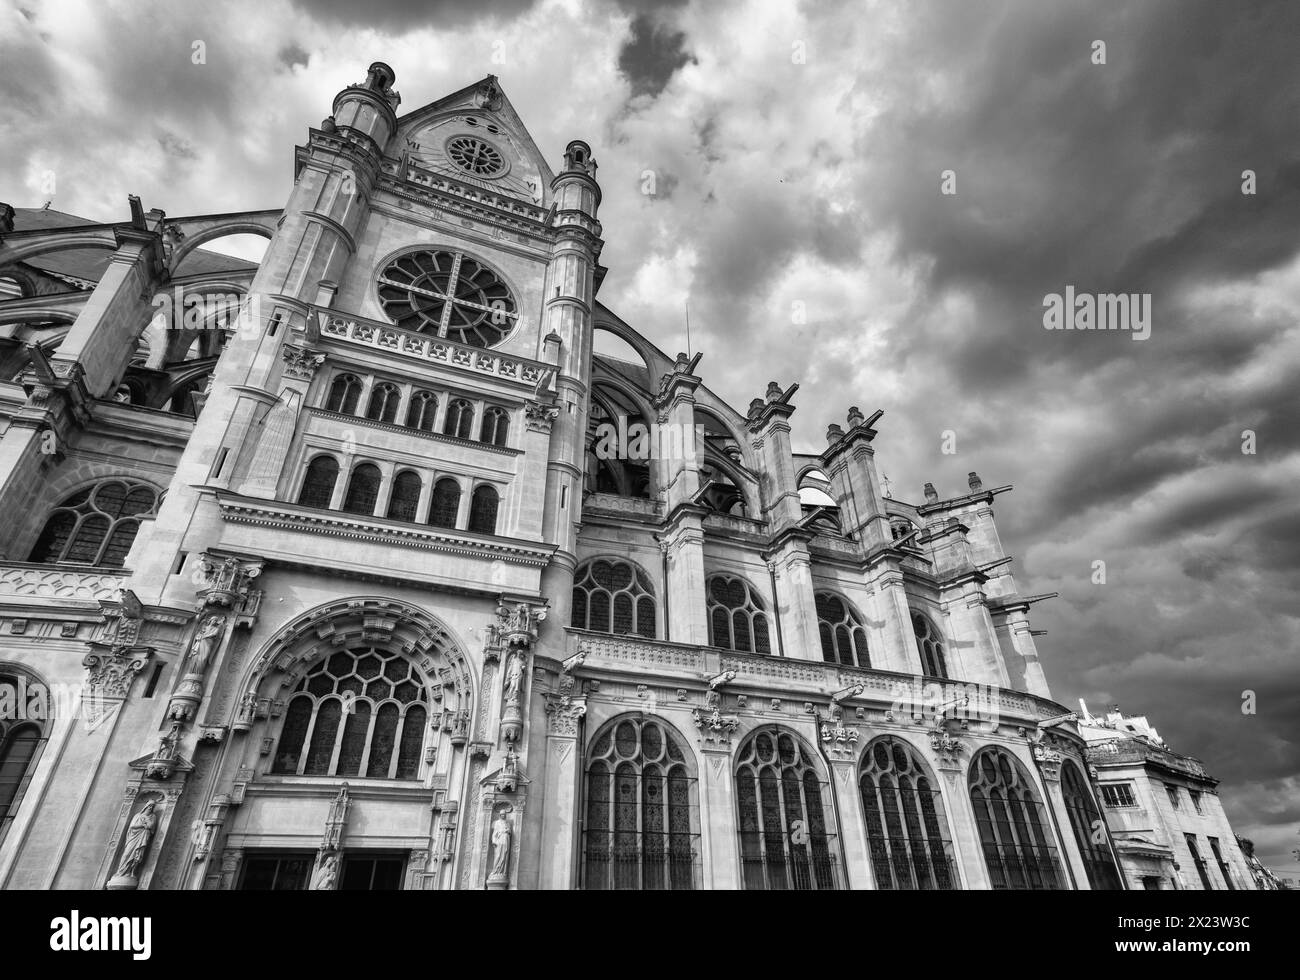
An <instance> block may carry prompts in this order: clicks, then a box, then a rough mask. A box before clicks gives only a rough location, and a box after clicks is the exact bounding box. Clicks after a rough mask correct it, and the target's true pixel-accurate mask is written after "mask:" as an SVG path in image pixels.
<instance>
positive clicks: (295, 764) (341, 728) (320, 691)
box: [272, 647, 429, 779]
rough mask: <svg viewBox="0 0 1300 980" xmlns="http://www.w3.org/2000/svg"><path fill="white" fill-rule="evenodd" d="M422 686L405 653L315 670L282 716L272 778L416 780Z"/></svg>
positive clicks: (377, 652) (364, 652)
mask: <svg viewBox="0 0 1300 980" xmlns="http://www.w3.org/2000/svg"><path fill="white" fill-rule="evenodd" d="M428 703H429V699H428V693H427V684H426V681H425V679H424V677H423V676H422V675H421V674H420V671H419V669H418V668H416V666H415V664H413V663H412V662H411V661H410V660H408V659H407V657H406V656H405V655H404V654H402V653H397V652H393V651H391V650H384V649H382V648H378V647H355V648H353V649H350V650H343V651H340V652H338V653H335V654H332V655H330V656H329V657H327V658H326V659H324V660H321V661H320V662H319V663H317V664H316V665H315V666H314V667H312V668H311V669H310V670H309V671H308V672H307V674H306V675H305V676H304V677H303V678H302V680H301V681H299V683H298V686H297V687H296V688H294V693H293V696H292V697H291V698H290V699H289V707H288V708H287V709H286V710H285V713H284V727H283V728H282V729H281V730H280V744H279V747H278V748H277V749H276V753H275V766H274V769H273V770H272V771H273V772H277V773H286V774H296V775H299V776H369V777H372V778H378V779H417V778H418V777H419V775H420V763H421V761H422V757H423V748H424V735H425V727H426V726H427V724H428V718H429V711H428Z"/></svg>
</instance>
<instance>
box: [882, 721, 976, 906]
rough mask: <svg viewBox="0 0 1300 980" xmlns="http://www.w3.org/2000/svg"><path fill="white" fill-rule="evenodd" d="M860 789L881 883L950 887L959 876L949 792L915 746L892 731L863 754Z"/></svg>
mask: <svg viewBox="0 0 1300 980" xmlns="http://www.w3.org/2000/svg"><path fill="white" fill-rule="evenodd" d="M858 788H859V789H860V790H861V792H862V810H863V813H864V814H865V816H866V821H867V848H868V851H869V853H870V855H871V866H872V870H873V871H874V872H875V876H876V887H877V888H880V889H891V890H898V891H948V890H950V889H955V888H959V887H961V886H960V884H959V882H958V879H957V870H956V865H955V858H954V856H953V850H952V839H951V837H950V836H949V833H948V820H947V818H946V817H945V815H944V809H943V795H942V794H941V793H940V791H939V784H938V782H937V781H936V780H935V778H934V774H933V773H932V772H931V771H930V768H929V767H928V766H927V765H926V764H925V762H924V761H922V759H921V757H920V755H918V754H917V752H916V750H915V749H913V748H912V747H911V746H910V745H907V744H906V743H904V742H901V741H899V740H897V739H894V738H890V737H888V736H886V737H885V738H879V739H876V740H875V741H874V742H872V743H871V744H870V745H868V746H867V748H866V751H865V752H864V753H863V755H862V767H861V775H860V776H859V777H858Z"/></svg>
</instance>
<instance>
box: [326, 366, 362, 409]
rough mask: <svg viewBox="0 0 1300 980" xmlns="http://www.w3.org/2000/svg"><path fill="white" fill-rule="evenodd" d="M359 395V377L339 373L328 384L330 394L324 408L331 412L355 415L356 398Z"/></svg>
mask: <svg viewBox="0 0 1300 980" xmlns="http://www.w3.org/2000/svg"><path fill="white" fill-rule="evenodd" d="M360 397H361V379H360V378H358V377H357V376H356V375H355V374H340V375H339V376H338V377H337V378H335V379H334V382H333V383H332V384H331V385H330V395H329V398H328V400H326V402H325V408H326V409H328V410H329V411H331V412H342V413H343V414H344V415H355V414H356V411H357V400H358V399H359V398H360Z"/></svg>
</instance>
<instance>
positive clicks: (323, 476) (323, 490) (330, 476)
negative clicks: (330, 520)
mask: <svg viewBox="0 0 1300 980" xmlns="http://www.w3.org/2000/svg"><path fill="white" fill-rule="evenodd" d="M338 478H339V463H338V460H336V459H335V458H334V457H333V456H317V457H316V458H315V459H313V460H312V461H311V462H310V463H308V464H307V476H306V478H305V479H304V480H303V481H302V489H301V490H300V491H299V492H298V503H300V504H302V505H303V506H305V507H316V508H318V509H320V510H326V509H328V508H329V505H330V501H331V500H332V499H333V498H334V484H335V482H336V481H337V480H338Z"/></svg>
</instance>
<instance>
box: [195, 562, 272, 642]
mask: <svg viewBox="0 0 1300 980" xmlns="http://www.w3.org/2000/svg"><path fill="white" fill-rule="evenodd" d="M262 565H263V561H262V559H260V558H239V557H236V556H234V555H216V554H210V553H205V554H203V555H201V556H200V557H199V566H198V570H197V572H196V574H195V579H196V582H197V584H198V588H197V589H196V590H195V591H196V592H197V594H198V597H199V602H198V608H199V610H200V611H202V610H203V608H204V607H205V606H223V607H226V608H229V609H233V610H234V611H235V613H236V625H239V626H251V625H252V622H253V619H254V618H255V617H256V616H257V609H258V606H259V605H260V604H261V601H262V593H261V591H259V590H257V589H254V588H253V587H252V581H253V579H255V578H257V577H258V576H259V575H261V574H262Z"/></svg>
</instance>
